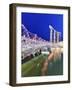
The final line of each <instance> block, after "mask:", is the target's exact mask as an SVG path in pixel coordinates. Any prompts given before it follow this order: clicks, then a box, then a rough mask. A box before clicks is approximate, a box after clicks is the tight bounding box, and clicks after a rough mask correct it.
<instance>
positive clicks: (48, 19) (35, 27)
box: [21, 13, 63, 41]
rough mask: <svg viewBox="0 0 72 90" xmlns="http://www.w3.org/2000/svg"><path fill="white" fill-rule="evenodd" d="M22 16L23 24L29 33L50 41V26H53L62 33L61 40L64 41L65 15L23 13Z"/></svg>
mask: <svg viewBox="0 0 72 90" xmlns="http://www.w3.org/2000/svg"><path fill="white" fill-rule="evenodd" d="M21 15H22V18H21V20H22V21H21V24H23V25H25V27H26V28H27V29H28V31H30V32H32V33H34V34H37V35H38V36H39V37H41V38H43V39H45V40H47V41H49V40H50V29H49V25H52V26H53V27H54V29H55V30H56V31H58V32H61V38H60V40H61V41H62V40H63V15H58V14H42V13H41V14H39V13H22V14H21Z"/></svg>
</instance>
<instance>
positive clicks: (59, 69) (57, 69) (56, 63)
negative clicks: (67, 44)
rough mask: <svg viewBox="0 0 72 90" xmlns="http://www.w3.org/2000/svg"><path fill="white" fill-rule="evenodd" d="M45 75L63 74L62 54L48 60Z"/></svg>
mask: <svg viewBox="0 0 72 90" xmlns="http://www.w3.org/2000/svg"><path fill="white" fill-rule="evenodd" d="M47 75H63V54H61V55H60V56H59V57H57V58H56V60H52V62H49V64H48V71H47Z"/></svg>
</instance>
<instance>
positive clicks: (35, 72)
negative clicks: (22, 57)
mask: <svg viewBox="0 0 72 90" xmlns="http://www.w3.org/2000/svg"><path fill="white" fill-rule="evenodd" d="M46 58H47V55H42V54H41V55H39V56H36V57H34V58H33V59H31V60H30V61H28V62H26V63H24V64H22V67H21V75H22V77H27V76H41V68H42V64H43V62H44V61H45V60H46Z"/></svg>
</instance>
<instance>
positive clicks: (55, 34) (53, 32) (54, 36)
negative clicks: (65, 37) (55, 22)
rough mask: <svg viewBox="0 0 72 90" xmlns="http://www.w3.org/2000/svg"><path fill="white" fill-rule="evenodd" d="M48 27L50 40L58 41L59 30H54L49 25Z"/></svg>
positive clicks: (59, 36)
mask: <svg viewBox="0 0 72 90" xmlns="http://www.w3.org/2000/svg"><path fill="white" fill-rule="evenodd" d="M49 28H50V42H54V43H58V42H59V41H60V38H61V32H58V31H56V30H55V29H54V28H53V27H52V26H51V25H49Z"/></svg>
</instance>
